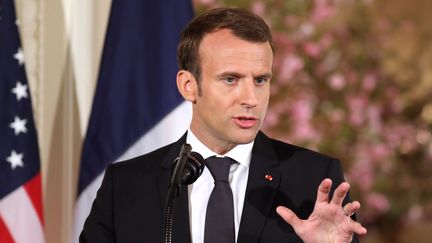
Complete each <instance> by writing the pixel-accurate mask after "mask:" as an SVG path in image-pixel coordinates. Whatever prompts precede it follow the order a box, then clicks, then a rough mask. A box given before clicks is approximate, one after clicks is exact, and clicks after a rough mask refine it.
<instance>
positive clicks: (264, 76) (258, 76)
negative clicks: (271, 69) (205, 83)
mask: <svg viewBox="0 0 432 243" xmlns="http://www.w3.org/2000/svg"><path fill="white" fill-rule="evenodd" d="M227 76H232V77H238V78H242V77H244V76H245V75H243V74H240V73H238V72H232V71H228V72H223V73H220V74H218V75H216V77H217V78H223V77H227ZM271 77H272V73H262V74H259V75H256V76H254V78H268V79H270V78H271Z"/></svg>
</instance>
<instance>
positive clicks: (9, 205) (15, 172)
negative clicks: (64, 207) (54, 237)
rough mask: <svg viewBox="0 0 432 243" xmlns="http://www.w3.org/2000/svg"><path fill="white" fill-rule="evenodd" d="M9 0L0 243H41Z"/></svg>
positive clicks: (27, 109) (0, 30) (34, 159)
mask: <svg viewBox="0 0 432 243" xmlns="http://www.w3.org/2000/svg"><path fill="white" fill-rule="evenodd" d="M17 23H18V22H17V21H16V17H15V8H14V1H13V0H0V242H1V243H9V242H16V243H27V242H29V243H30V242H32V243H41V242H44V234H43V213H42V197H41V175H40V162H39V151H38V143H37V134H36V130H35V124H34V120H33V114H32V105H31V99H30V89H29V85H28V82H27V79H26V74H25V69H24V55H23V50H22V48H21V44H20V39H19V34H18V26H17Z"/></svg>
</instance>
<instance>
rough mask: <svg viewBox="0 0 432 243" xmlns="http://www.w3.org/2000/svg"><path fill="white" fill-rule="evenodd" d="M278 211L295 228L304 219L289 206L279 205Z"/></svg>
mask: <svg viewBox="0 0 432 243" xmlns="http://www.w3.org/2000/svg"><path fill="white" fill-rule="evenodd" d="M276 212H277V213H278V214H279V216H281V217H282V218H283V219H284V220H285V222H287V223H288V224H290V225H291V226H292V227H293V228H294V229H295V228H297V227H299V226H300V225H301V224H302V223H303V221H302V220H301V219H299V218H298V217H297V215H296V214H295V213H294V212H293V211H292V210H291V209H289V208H287V207H284V206H278V207H277V208H276Z"/></svg>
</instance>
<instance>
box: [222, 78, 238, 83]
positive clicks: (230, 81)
mask: <svg viewBox="0 0 432 243" xmlns="http://www.w3.org/2000/svg"><path fill="white" fill-rule="evenodd" d="M236 80H237V79H236V78H235V77H225V78H224V81H225V83H227V84H234V83H235V82H236Z"/></svg>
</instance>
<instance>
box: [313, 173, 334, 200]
mask: <svg viewBox="0 0 432 243" xmlns="http://www.w3.org/2000/svg"><path fill="white" fill-rule="evenodd" d="M331 185H332V181H331V180H330V179H329V178H326V179H324V180H323V181H322V182H321V184H320V185H319V187H318V192H317V200H316V201H317V203H318V202H326V203H328V201H329V192H330V188H331Z"/></svg>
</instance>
